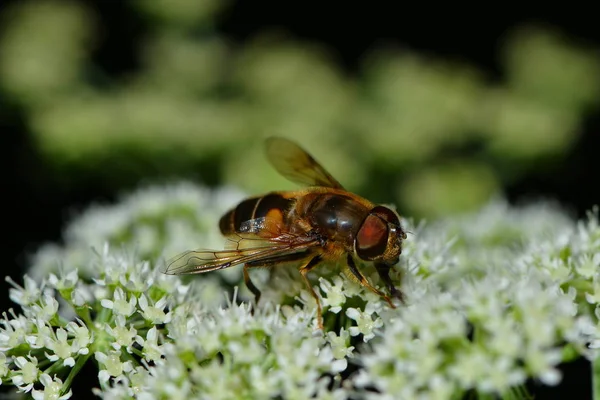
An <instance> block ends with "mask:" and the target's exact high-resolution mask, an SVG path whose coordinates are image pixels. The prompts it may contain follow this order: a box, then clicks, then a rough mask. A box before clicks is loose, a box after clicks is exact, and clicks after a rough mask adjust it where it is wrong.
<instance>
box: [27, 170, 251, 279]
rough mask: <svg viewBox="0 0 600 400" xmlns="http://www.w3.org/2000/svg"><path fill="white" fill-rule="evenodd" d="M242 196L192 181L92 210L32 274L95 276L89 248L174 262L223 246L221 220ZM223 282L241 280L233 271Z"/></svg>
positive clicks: (35, 260)
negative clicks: (200, 250)
mask: <svg viewBox="0 0 600 400" xmlns="http://www.w3.org/2000/svg"><path fill="white" fill-rule="evenodd" d="M242 196H243V193H242V192H241V191H240V190H237V189H235V188H229V187H223V188H220V189H218V190H210V189H208V188H205V187H201V186H197V185H194V184H192V183H189V182H180V183H173V184H170V185H168V186H165V187H163V186H148V187H144V188H142V189H138V190H137V191H135V192H133V193H131V194H127V195H125V196H123V198H122V199H121V200H120V201H119V202H118V203H116V204H115V205H94V206H90V207H89V209H88V210H86V212H84V213H83V214H81V215H79V216H77V217H76V218H75V219H74V220H73V221H71V223H69V225H68V226H67V228H66V230H65V234H64V241H65V243H66V244H65V246H64V247H61V246H58V245H56V244H47V245H45V246H43V247H42V248H41V249H40V250H38V251H37V252H36V253H35V254H34V255H33V257H32V263H31V264H32V267H31V268H30V271H29V273H30V275H31V276H32V277H33V278H35V279H41V278H43V277H44V276H46V275H47V274H48V273H49V272H53V273H56V271H57V267H58V266H60V268H62V269H63V270H70V269H75V268H77V269H78V270H79V273H80V275H81V276H87V275H93V274H94V271H92V270H91V269H90V264H89V263H88V262H87V257H88V252H89V249H90V248H102V246H103V245H104V244H105V243H109V244H111V246H112V247H115V248H129V249H134V250H135V251H136V253H137V254H138V255H139V256H140V257H141V258H143V259H156V258H159V257H165V258H170V257H172V256H173V255H175V254H177V253H180V252H183V251H186V250H190V249H196V248H198V247H209V248H212V247H221V246H223V244H224V239H223V238H222V237H221V236H220V234H219V230H218V229H217V227H218V221H219V218H220V216H221V215H222V214H223V213H224V212H225V211H226V210H227V209H228V208H230V207H233V206H234V205H235V204H236V202H237V201H238V200H240V199H241V198H242ZM221 275H222V276H223V277H229V279H228V280H230V281H237V280H238V279H239V277H240V276H241V275H239V273H236V272H232V270H229V271H227V272H225V273H224V274H221Z"/></svg>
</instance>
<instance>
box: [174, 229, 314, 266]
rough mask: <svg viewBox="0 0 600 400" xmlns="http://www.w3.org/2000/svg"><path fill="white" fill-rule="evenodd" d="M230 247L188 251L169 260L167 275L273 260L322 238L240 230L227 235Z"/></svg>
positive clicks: (299, 251)
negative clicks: (270, 235)
mask: <svg viewBox="0 0 600 400" xmlns="http://www.w3.org/2000/svg"><path fill="white" fill-rule="evenodd" d="M228 240H229V242H230V246H228V247H231V248H230V249H225V250H220V251H215V250H196V251H186V252H184V253H182V254H179V255H177V256H175V257H173V258H172V259H170V260H168V261H167V267H166V269H165V270H164V271H163V272H164V273H165V274H168V275H189V274H201V273H205V272H210V271H216V270H220V269H224V268H229V267H233V266H235V265H239V264H245V263H257V264H260V263H262V262H265V263H266V262H270V261H273V260H278V259H285V258H286V257H289V256H292V255H295V254H298V253H302V252H306V251H307V250H309V249H311V248H313V247H315V246H318V244H319V242H318V241H317V240H315V239H313V238H311V237H310V236H307V235H302V236H298V235H292V234H289V233H284V234H282V235H279V236H277V237H273V238H270V239H265V238H262V237H259V236H257V234H256V233H251V232H248V233H239V234H236V235H235V236H232V237H230V238H228Z"/></svg>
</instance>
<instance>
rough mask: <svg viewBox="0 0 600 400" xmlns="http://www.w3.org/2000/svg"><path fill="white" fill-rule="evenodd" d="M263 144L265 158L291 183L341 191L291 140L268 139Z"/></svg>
mask: <svg viewBox="0 0 600 400" xmlns="http://www.w3.org/2000/svg"><path fill="white" fill-rule="evenodd" d="M265 144H266V152H267V158H268V159H269V161H270V162H271V164H272V165H273V167H275V169H276V170H277V172H279V173H280V174H281V175H283V176H284V177H286V178H287V179H289V180H291V181H292V182H296V183H300V184H303V185H309V186H325V187H332V188H337V189H343V187H342V185H341V184H340V183H339V182H338V181H337V180H336V179H335V178H334V177H333V176H331V174H330V173H329V172H327V171H326V170H325V168H323V166H321V164H319V163H318V162H317V161H316V160H315V159H314V158H313V157H312V156H311V155H310V154H308V152H306V150H304V149H303V148H302V147H300V146H298V145H297V144H296V143H294V142H292V141H291V140H288V139H284V138H281V137H270V138H268V139H267V140H266V143H265Z"/></svg>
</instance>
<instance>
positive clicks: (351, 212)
mask: <svg viewBox="0 0 600 400" xmlns="http://www.w3.org/2000/svg"><path fill="white" fill-rule="evenodd" d="M266 153H267V157H268V159H269V161H270V162H271V164H272V165H273V166H274V167H275V169H276V170H277V171H278V172H279V173H280V174H281V175H283V176H284V177H286V178H287V179H289V180H291V181H293V182H296V183H300V184H302V185H305V186H306V187H305V188H303V189H300V190H297V191H274V192H270V193H267V194H265V195H263V196H256V197H251V198H247V199H246V200H243V201H242V202H241V203H239V204H238V205H237V206H236V207H234V208H233V209H231V210H229V211H228V212H227V213H225V214H224V215H223V216H222V217H221V219H220V221H219V228H220V230H221V233H222V234H223V235H224V236H225V237H227V238H229V239H230V240H232V241H233V242H234V243H235V248H232V249H226V250H221V251H214V250H200V251H188V252H185V253H182V254H180V255H178V256H176V257H175V258H173V259H171V260H170V261H169V263H168V267H167V269H166V270H165V273H166V274H172V275H183V274H200V273H205V272H209V271H216V270H220V269H223V268H229V267H233V266H235V265H240V264H243V265H244V267H243V274H244V281H245V283H246V286H247V287H248V289H249V290H250V291H251V292H252V293H253V294H254V296H255V302H256V303H258V301H259V299H260V295H261V292H260V291H259V290H258V288H257V287H256V286H255V285H254V284H253V283H252V281H251V280H250V275H249V274H248V271H249V270H250V269H251V268H255V267H269V266H274V265H277V264H281V263H288V262H297V263H299V271H300V274H301V276H302V278H303V279H304V282H305V283H306V286H307V287H308V289H309V291H310V293H311V295H312V297H314V299H315V301H316V304H317V324H318V328H319V329H321V330H322V329H323V317H322V310H321V303H320V301H319V297H318V296H317V294H316V293H315V291H314V289H313V287H312V286H311V284H310V281H309V279H308V277H307V274H308V272H310V271H311V270H313V269H314V268H315V267H317V266H318V265H319V264H320V263H321V262H325V261H328V262H340V261H341V264H342V265H344V266H345V267H346V271H345V272H347V275H348V276H349V277H351V278H355V279H356V281H357V282H359V283H360V284H362V285H363V286H365V287H367V288H368V289H369V290H371V291H373V292H374V293H376V294H378V295H379V296H381V297H382V298H383V299H385V300H386V301H387V303H388V304H389V305H390V306H391V307H392V308H396V306H395V305H394V303H392V301H391V299H390V296H391V297H395V298H398V299H399V300H401V301H402V302H403V301H404V295H403V293H402V292H401V291H400V290H398V289H397V288H396V287H395V286H394V284H393V283H392V280H391V279H390V276H389V271H390V268H391V267H392V266H394V265H395V264H397V263H398V261H399V256H400V254H401V252H402V241H403V240H404V239H406V233H405V232H404V230H403V229H402V227H401V226H400V220H399V216H398V214H396V213H395V212H394V211H392V210H391V209H390V208H388V207H385V206H382V205H376V204H374V203H372V202H370V201H369V200H367V199H364V198H363V197H360V196H358V195H356V194H353V193H350V192H348V191H346V190H345V189H344V188H343V187H342V185H341V184H340V183H339V182H338V181H337V180H336V179H335V178H333V177H332V176H331V175H330V174H329V173H328V172H327V171H326V170H325V169H324V168H323V167H322V166H321V165H320V164H319V163H318V162H317V161H316V160H315V159H314V158H313V157H312V156H311V155H310V154H308V153H307V152H306V151H305V150H304V149H302V148H301V147H300V146H298V145H297V144H296V143H294V142H292V141H290V140H288V139H283V138H280V137H271V138H268V139H267V140H266ZM355 259H360V260H362V261H367V262H372V263H374V266H375V268H376V270H377V272H378V274H379V276H380V278H381V280H382V281H383V283H384V284H385V285H386V286H387V289H388V291H389V294H390V296H388V295H386V294H385V293H383V292H381V291H380V290H379V289H377V288H375V287H374V286H372V285H371V284H370V283H369V282H368V281H367V279H366V278H365V277H364V276H363V274H362V273H361V272H360V270H359V268H358V267H357V264H356V262H355Z"/></svg>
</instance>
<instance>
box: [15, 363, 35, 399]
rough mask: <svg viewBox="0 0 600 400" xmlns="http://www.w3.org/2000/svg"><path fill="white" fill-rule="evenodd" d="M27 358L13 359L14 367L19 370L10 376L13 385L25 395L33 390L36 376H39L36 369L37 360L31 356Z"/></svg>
mask: <svg viewBox="0 0 600 400" xmlns="http://www.w3.org/2000/svg"><path fill="white" fill-rule="evenodd" d="M27 358H28V359H29V360H28V359H27ZM27 358H25V357H16V358H15V359H14V363H15V366H16V367H17V368H19V369H18V370H16V371H14V372H13V374H12V383H13V385H15V386H17V387H18V388H19V389H20V390H21V391H23V392H25V393H27V392H29V391H30V390H31V389H32V388H33V384H34V383H35V382H37V380H38V375H39V374H40V370H39V369H38V367H37V365H38V360H37V358H35V357H32V356H28V357H27Z"/></svg>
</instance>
